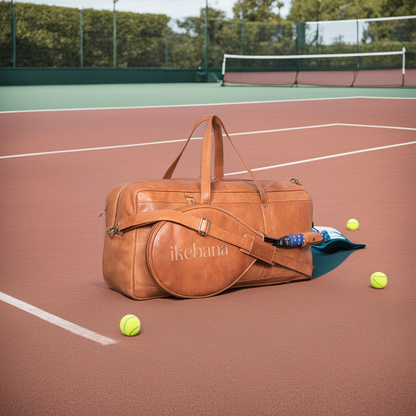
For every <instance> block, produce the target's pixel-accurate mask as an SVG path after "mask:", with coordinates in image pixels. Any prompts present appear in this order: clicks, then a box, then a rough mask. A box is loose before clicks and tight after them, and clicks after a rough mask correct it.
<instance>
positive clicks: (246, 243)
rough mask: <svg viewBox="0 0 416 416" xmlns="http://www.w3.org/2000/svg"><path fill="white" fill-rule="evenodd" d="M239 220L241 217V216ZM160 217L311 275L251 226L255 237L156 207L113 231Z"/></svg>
mask: <svg viewBox="0 0 416 416" xmlns="http://www.w3.org/2000/svg"><path fill="white" fill-rule="evenodd" d="M239 220H240V221H242V220H241V219H239ZM160 221H170V222H174V223H177V224H180V225H183V226H184V227H187V228H190V229H192V230H195V231H197V232H198V233H200V234H201V235H203V236H204V235H209V236H211V237H213V238H215V239H217V240H220V241H223V242H225V243H228V244H231V245H233V246H236V247H238V248H240V249H241V251H242V252H243V253H244V254H247V255H249V256H251V257H254V258H256V259H259V260H262V261H264V262H266V263H268V264H271V265H274V264H279V265H282V266H284V267H287V268H289V269H291V270H295V271H297V272H299V273H302V274H304V275H306V276H308V277H311V276H312V274H313V266H311V265H309V264H307V263H303V262H301V261H299V260H297V259H295V258H293V257H290V256H288V255H286V254H284V253H283V252H282V250H281V249H279V248H277V247H274V246H272V245H271V244H269V243H266V242H265V241H264V236H263V235H262V234H261V233H258V232H257V231H254V230H253V232H254V234H255V235H258V238H254V237H253V236H251V235H244V236H242V235H238V234H234V233H230V232H229V231H226V230H224V229H222V228H220V227H217V226H216V225H215V224H212V223H211V222H210V221H209V220H208V219H207V218H198V217H195V216H193V215H188V214H186V213H183V212H180V211H170V210H166V211H163V210H160V211H151V212H143V213H140V214H134V215H130V216H128V217H125V218H122V219H121V220H120V221H119V225H118V228H117V231H116V233H118V234H122V233H124V232H127V231H129V230H132V229H134V228H138V227H142V226H144V225H149V224H154V223H157V222H160ZM242 222H244V221H242ZM248 227H249V226H248ZM249 228H251V227H249ZM314 234H316V239H315V241H314V243H316V242H318V241H320V240H321V235H320V234H319V233H314ZM309 241H311V239H308V242H307V244H309Z"/></svg>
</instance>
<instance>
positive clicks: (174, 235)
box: [146, 205, 261, 298]
mask: <svg viewBox="0 0 416 416" xmlns="http://www.w3.org/2000/svg"><path fill="white" fill-rule="evenodd" d="M179 211H181V212H182V213H184V214H187V215H189V216H192V217H193V219H195V218H194V217H196V219H197V221H196V223H198V221H199V227H198V229H197V230H195V229H194V228H188V227H187V226H184V225H183V224H179V223H176V222H171V221H160V222H158V223H157V224H155V226H154V227H153V229H152V231H151V232H150V234H149V238H148V241H147V247H146V262H147V267H148V270H149V272H150V275H151V277H152V279H153V280H154V282H155V283H156V285H157V286H159V287H160V288H161V289H162V290H164V291H165V292H167V293H169V294H171V295H173V296H176V297H181V298H200V297H207V296H212V295H215V294H218V293H220V292H222V291H224V290H226V289H228V288H229V287H230V286H232V285H233V284H234V283H235V282H236V281H238V280H239V279H240V278H241V276H243V275H244V273H245V272H246V271H247V270H248V269H249V268H250V267H251V266H252V265H253V263H254V262H255V261H256V258H253V257H252V256H249V255H247V254H245V253H243V251H242V250H241V248H240V247H239V246H238V241H239V239H241V238H242V236H245V238H255V239H259V240H261V237H260V235H259V233H258V232H256V231H255V230H254V229H252V228H251V227H250V226H248V225H247V224H245V223H244V222H242V221H241V220H240V219H239V218H238V217H237V216H235V215H234V214H232V213H231V212H229V211H227V210H225V209H223V208H220V207H216V206H213V205H197V206H191V207H186V208H182V209H180V210H179ZM214 236H215V237H214ZM223 237H224V238H223ZM234 239H235V244H233V240H234ZM230 242H231V243H230Z"/></svg>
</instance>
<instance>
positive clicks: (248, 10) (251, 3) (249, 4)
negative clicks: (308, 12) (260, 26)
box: [233, 0, 284, 22]
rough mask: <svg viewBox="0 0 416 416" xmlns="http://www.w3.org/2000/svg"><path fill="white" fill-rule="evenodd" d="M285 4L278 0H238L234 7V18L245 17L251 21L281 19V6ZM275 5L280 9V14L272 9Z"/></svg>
mask: <svg viewBox="0 0 416 416" xmlns="http://www.w3.org/2000/svg"><path fill="white" fill-rule="evenodd" d="M283 5H284V4H283V3H282V2H280V1H276V0H237V1H236V3H235V4H234V7H233V13H234V18H235V19H242V18H244V20H247V21H249V22H267V21H272V20H280V19H281V17H280V8H281V7H283ZM273 7H277V8H278V9H279V13H278V14H276V13H274V12H273V11H272V9H273Z"/></svg>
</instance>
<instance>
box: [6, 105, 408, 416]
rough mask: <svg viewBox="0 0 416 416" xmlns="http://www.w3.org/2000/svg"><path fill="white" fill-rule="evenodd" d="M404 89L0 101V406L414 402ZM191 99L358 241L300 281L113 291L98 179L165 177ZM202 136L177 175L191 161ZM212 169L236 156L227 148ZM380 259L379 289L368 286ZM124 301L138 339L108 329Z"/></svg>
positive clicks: (193, 169) (62, 410) (363, 409)
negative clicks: (185, 296) (345, 94)
mask: <svg viewBox="0 0 416 416" xmlns="http://www.w3.org/2000/svg"><path fill="white" fill-rule="evenodd" d="M415 103H416V101H415V100H414V99H372V98H355V99H354V98H353V99H345V100H344V99H336V100H316V101H296V102H275V103H263V104H239V105H221V106H215V105H209V106H206V107H204V106H198V107H165V108H142V109H140V108H138V109H127V110H126V109H125V110H121V109H119V110H84V111H56V112H28V113H9V114H6V113H5V114H0V123H1V131H2V132H1V137H2V138H1V149H0V177H1V218H2V225H1V232H2V237H1V240H0V247H1V250H0V253H1V254H0V255H1V280H0V294H1V302H0V311H1V316H2V318H1V321H0V322H1V334H2V336H1V344H0V345H1V360H0V361H1V370H0V374H1V376H0V381H1V383H0V385H1V395H0V396H1V401H0V403H1V404H0V413H1V414H2V415H48V414H57V415H96V414H97V415H98V414H100V415H115V414H118V415H133V414H134V415H136V414H140V415H346V414H351V415H366V416H368V415H403V416H407V415H412V414H415V408H416V364H415V360H414V353H415V342H416V330H415V328H416V326H415V321H416V319H415V318H416V286H415V284H414V278H415V271H414V270H415V266H416V262H415V256H414V236H415V235H416V225H415V221H414V219H415V213H416V211H415V206H416V193H415V190H414V182H415V179H416V173H415V160H416V118H415V116H414V114H415V113H416V105H415ZM204 114H216V115H218V116H219V117H220V118H221V120H222V121H223V122H224V124H225V126H226V128H227V130H228V132H229V133H230V134H231V135H232V138H233V141H234V142H235V144H236V146H237V147H238V149H239V151H240V152H241V154H242V156H243V157H244V159H245V161H246V162H247V163H248V165H249V166H250V167H251V168H252V169H253V170H254V172H255V175H256V177H257V178H259V179H276V180H286V181H288V180H290V179H291V178H293V177H296V178H298V179H299V181H300V182H301V183H302V185H303V186H304V187H305V188H306V189H307V190H308V191H309V192H310V193H311V195H312V198H313V201H314V221H315V224H316V225H322V226H331V227H334V228H336V229H338V230H339V231H341V232H342V233H343V234H344V235H345V236H346V237H347V238H349V239H350V240H351V241H353V242H356V243H364V244H366V248H365V249H363V250H357V251H353V252H347V253H345V252H339V253H336V254H334V255H327V256H325V255H322V256H320V257H319V259H318V260H319V262H317V264H316V265H315V266H316V277H315V278H314V279H313V280H311V281H304V282H297V283H290V284H285V285H277V286H267V287H255V288H248V289H241V290H230V291H226V292H224V293H223V294H221V295H218V296H215V297H212V298H206V299H197V300H178V299H174V298H165V299H156V300H149V301H142V302H140V301H133V300H131V299H129V298H126V297H124V296H122V295H120V294H119V293H116V292H114V291H112V290H110V289H108V287H107V286H106V284H105V283H104V280H103V278H102V274H101V257H102V248H103V240H104V232H105V225H104V218H103V217H101V218H100V217H99V214H100V213H101V212H102V211H103V209H104V208H105V200H106V195H107V192H108V191H109V190H110V189H111V188H112V187H113V186H114V185H116V184H118V183H120V182H124V181H129V180H134V179H159V178H161V177H162V175H163V173H164V172H165V170H166V169H167V167H168V166H169V165H170V163H171V162H172V161H173V159H174V158H175V157H176V156H177V153H179V151H180V149H181V147H182V145H183V140H185V139H186V138H187V136H188V133H189V131H190V129H191V127H192V126H193V124H194V122H195V121H196V120H197V119H198V118H199V117H200V116H201V115H204ZM243 133H244V134H243ZM201 135H202V129H200V130H198V131H197V134H196V137H201ZM200 144H201V142H200V140H194V141H192V142H191V144H190V148H189V149H188V150H187V153H186V154H185V155H184V158H183V160H181V162H180V165H179V166H178V172H177V176H180V177H198V176H199V172H198V169H199V154H200V153H199V152H200V148H199V146H200ZM126 145H134V146H128V147H126ZM136 145H137V146H136ZM123 146H125V147H123ZM225 166H226V173H228V174H235V173H236V172H240V171H242V170H244V167H243V166H242V165H241V164H240V162H239V161H238V159H237V156H236V155H234V154H233V153H232V149H230V148H229V147H226V154H225ZM239 175H240V176H242V177H243V176H244V174H239ZM350 218H356V219H357V220H358V221H359V223H360V227H359V229H358V230H356V231H350V230H348V229H347V227H346V223H347V221H348V219H350ZM376 271H381V272H384V273H385V274H386V275H387V277H388V284H387V286H386V288H385V289H382V290H376V289H373V288H372V287H371V285H370V276H371V274H372V273H374V272H376ZM21 302H24V304H23V303H21ZM26 305H29V306H26ZM22 308H23V309H22ZM25 308H26V310H25ZM36 308H37V309H36ZM27 309H29V311H28V310H27ZM30 312H31V313H30ZM126 314H135V315H137V316H138V317H139V318H140V320H141V323H142V329H141V330H140V333H139V335H138V336H136V337H132V338H129V337H125V336H124V335H123V334H122V333H121V332H120V329H119V322H120V319H121V318H122V317H123V316H124V315H126ZM74 328H75V329H76V330H77V331H78V333H76V331H75V332H74ZM77 328H78V329H77Z"/></svg>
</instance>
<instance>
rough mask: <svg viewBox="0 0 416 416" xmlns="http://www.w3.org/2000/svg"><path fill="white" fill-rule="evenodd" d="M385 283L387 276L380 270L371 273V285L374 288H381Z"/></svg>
mask: <svg viewBox="0 0 416 416" xmlns="http://www.w3.org/2000/svg"><path fill="white" fill-rule="evenodd" d="M386 284H387V276H386V275H385V274H384V273H381V272H375V273H373V274H372V275H371V285H372V286H373V287H375V288H376V289H383V287H384V286H386Z"/></svg>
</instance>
